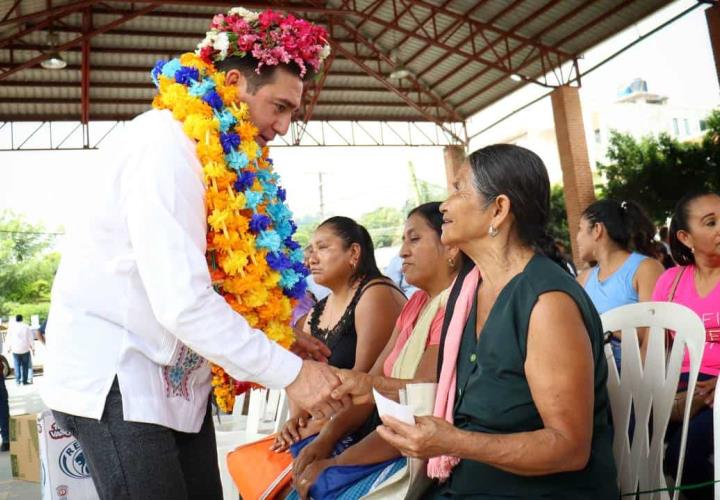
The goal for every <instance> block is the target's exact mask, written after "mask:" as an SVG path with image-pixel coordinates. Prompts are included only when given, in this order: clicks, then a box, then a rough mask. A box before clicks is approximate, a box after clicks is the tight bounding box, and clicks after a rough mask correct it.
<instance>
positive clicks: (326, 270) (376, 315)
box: [275, 217, 406, 450]
mask: <svg viewBox="0 0 720 500" xmlns="http://www.w3.org/2000/svg"><path fill="white" fill-rule="evenodd" d="M308 262H309V264H310V271H311V272H312V275H313V278H314V279H315V282H316V283H318V284H319V285H322V286H325V287H327V288H329V289H330V290H331V293H330V295H328V296H327V297H326V298H325V299H323V300H321V301H320V302H318V303H317V304H316V305H315V306H314V307H313V309H312V311H311V312H310V314H308V318H307V320H306V323H305V325H304V327H303V331H304V332H306V333H310V334H311V335H312V336H313V337H315V338H318V339H320V340H321V341H322V342H324V343H325V344H327V346H328V347H329V348H330V350H331V351H332V353H331V355H330V357H329V358H328V359H329V363H330V365H332V366H336V367H338V368H346V369H353V370H358V371H361V372H368V371H369V370H370V368H372V366H373V365H374V364H375V360H376V359H377V357H378V356H379V355H380V353H381V352H382V350H383V348H384V347H385V345H386V344H387V342H388V340H389V339H390V336H391V335H392V332H393V328H394V326H395V322H396V320H397V317H398V315H399V314H400V311H401V309H402V307H403V305H404V304H405V302H406V299H405V295H404V294H403V293H402V291H400V290H399V289H398V288H397V287H396V286H395V284H394V283H393V282H392V280H390V279H388V278H386V277H385V276H383V275H382V273H381V272H380V270H379V269H378V267H377V264H376V263H375V254H374V247H373V243H372V239H371V238H370V235H369V234H368V232H367V229H365V228H364V227H363V226H362V225H360V224H358V223H357V222H355V221H354V220H353V219H350V218H349V217H331V218H330V219H327V220H326V221H325V222H323V223H322V224H320V226H318V228H317V229H316V230H315V232H314V233H313V237H312V241H311V244H310V256H309V259H308ZM322 424H323V422H320V421H312V420H308V415H307V414H306V413H304V412H301V411H300V410H297V411H292V415H291V417H290V418H289V419H288V422H287V423H286V424H285V426H284V428H283V430H282V431H281V432H280V433H279V434H278V438H277V441H276V443H275V448H276V449H278V450H281V449H284V448H286V447H287V446H289V445H290V444H291V443H293V442H296V441H299V440H300V439H301V438H303V437H306V436H309V435H312V434H315V433H317V432H318V431H319V430H320V427H321V426H322Z"/></svg>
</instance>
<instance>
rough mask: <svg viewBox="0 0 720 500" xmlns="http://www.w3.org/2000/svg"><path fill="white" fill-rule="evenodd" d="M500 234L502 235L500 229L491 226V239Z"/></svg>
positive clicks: (489, 229) (489, 230) (489, 231)
mask: <svg viewBox="0 0 720 500" xmlns="http://www.w3.org/2000/svg"><path fill="white" fill-rule="evenodd" d="M499 233H500V230H499V229H498V228H496V227H495V226H493V225H492V224H490V227H489V228H488V234H489V235H490V237H491V238H494V237H495V236H497V235H498V234H499Z"/></svg>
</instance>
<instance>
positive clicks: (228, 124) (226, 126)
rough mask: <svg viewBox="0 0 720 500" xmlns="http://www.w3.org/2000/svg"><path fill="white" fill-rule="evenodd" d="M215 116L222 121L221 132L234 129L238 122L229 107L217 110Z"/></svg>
mask: <svg viewBox="0 0 720 500" xmlns="http://www.w3.org/2000/svg"><path fill="white" fill-rule="evenodd" d="M215 118H217V120H218V122H219V123H220V132H227V131H228V130H230V129H232V128H233V127H234V126H235V124H236V123H237V120H236V119H235V117H234V116H233V114H232V113H231V112H230V110H229V109H222V110H219V111H218V110H216V111H215Z"/></svg>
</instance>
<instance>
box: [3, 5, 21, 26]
mask: <svg viewBox="0 0 720 500" xmlns="http://www.w3.org/2000/svg"><path fill="white" fill-rule="evenodd" d="M21 1H22V0H15V3H13V4H12V5H11V6H10V8H9V9H8V11H7V12H6V13H5V15H4V16H3V18H2V20H1V21H0V22H5V21H7V19H8V17H10V16H11V15H12V13H13V12H15V9H17V7H18V5H20V2H21Z"/></svg>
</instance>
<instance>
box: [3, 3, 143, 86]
mask: <svg viewBox="0 0 720 500" xmlns="http://www.w3.org/2000/svg"><path fill="white" fill-rule="evenodd" d="M155 8H157V4H155V3H151V4H150V5H148V6H147V7H144V8H142V9H138V10H134V11H132V13H129V14H126V15H124V16H122V17H120V18H118V19H116V20H114V21H113V22H111V23H108V24H106V25H104V26H102V27H100V28H97V29H95V30H93V31H91V32H90V33H88V34H86V35H82V36H80V37H77V38H75V39H73V40H71V41H69V42H65V43H63V44H61V45H59V46H58V47H56V49H55V50H56V51H57V52H62V51H63V50H66V49H69V48H70V47H75V46H77V45H79V44H81V43H82V42H83V41H84V40H85V39H90V38H92V37H94V36H96V35H100V34H102V33H105V32H106V31H110V30H112V29H114V28H117V27H118V26H120V25H122V24H124V23H126V22H128V21H130V20H131V19H135V18H136V17H138V16H142V15H143V14H145V13H147V12H151V11H152V10H153V9H155ZM46 58H47V55H45V54H41V55H39V56H37V57H34V58H32V59H30V60H29V61H25V62H23V63H21V64H18V65H17V66H15V67H14V68H12V69H8V70H6V71H3V72H2V73H0V80H2V79H4V78H7V77H8V76H10V75H12V74H14V73H17V72H18V71H21V70H23V69H25V68H29V67H32V66H34V65H36V64H38V63H39V62H41V61H44V60H45V59H46Z"/></svg>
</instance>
